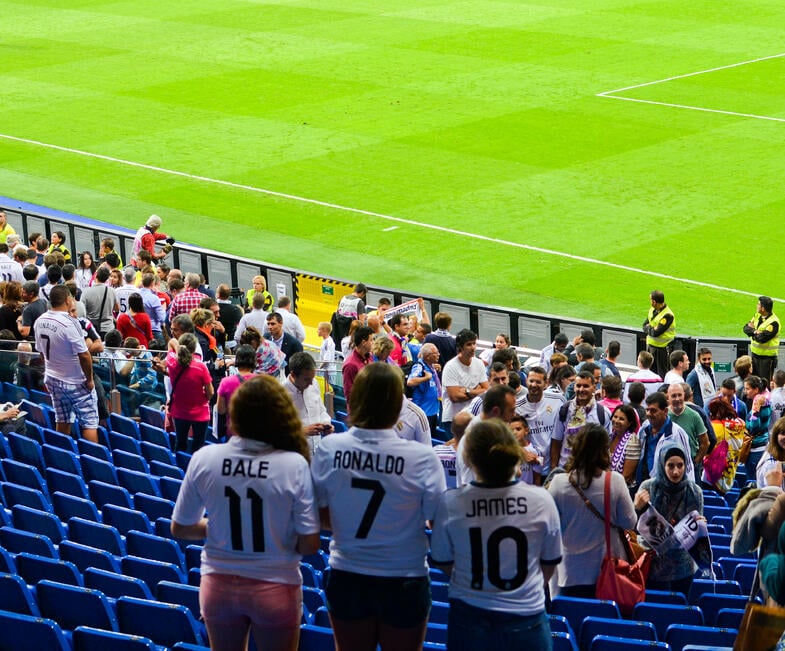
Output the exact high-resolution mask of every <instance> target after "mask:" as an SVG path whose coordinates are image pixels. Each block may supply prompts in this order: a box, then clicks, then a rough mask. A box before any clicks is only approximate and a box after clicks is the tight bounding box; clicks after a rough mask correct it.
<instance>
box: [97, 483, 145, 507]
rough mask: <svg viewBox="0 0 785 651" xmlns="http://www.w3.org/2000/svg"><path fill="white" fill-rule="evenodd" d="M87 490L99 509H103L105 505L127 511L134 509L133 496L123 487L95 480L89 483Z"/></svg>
mask: <svg viewBox="0 0 785 651" xmlns="http://www.w3.org/2000/svg"><path fill="white" fill-rule="evenodd" d="M87 489H88V490H89V491H90V499H92V500H93V502H95V504H96V506H98V507H99V508H103V507H104V505H105V504H115V505H117V506H122V507H125V508H126V509H132V508H133V507H134V505H133V502H132V501H131V495H130V494H129V493H128V491H127V490H126V489H125V488H123V487H122V486H116V485H114V484H107V483H106V482H102V481H95V480H94V481H91V482H88V484H87Z"/></svg>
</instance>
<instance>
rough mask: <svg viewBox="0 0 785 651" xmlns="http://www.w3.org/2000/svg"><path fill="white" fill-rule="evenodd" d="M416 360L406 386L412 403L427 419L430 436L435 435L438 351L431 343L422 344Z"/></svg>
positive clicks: (437, 396) (437, 400)
mask: <svg viewBox="0 0 785 651" xmlns="http://www.w3.org/2000/svg"><path fill="white" fill-rule="evenodd" d="M417 357H418V359H417V361H416V362H415V363H414V365H413V366H412V370H411V371H410V372H409V377H408V378H407V380H406V386H407V387H408V388H409V390H410V392H411V395H412V402H414V404H416V405H417V406H418V407H420V408H421V409H422V410H423V412H424V413H425V416H426V418H427V419H428V425H429V427H430V430H431V436H434V435H435V434H436V426H437V425H438V424H439V408H440V407H441V404H440V402H439V399H440V397H441V393H442V387H441V382H440V380H439V371H440V370H441V367H440V366H439V362H438V360H439V349H438V348H437V347H436V346H435V345H434V344H431V343H427V344H423V345H422V347H421V348H420V352H419V354H418V356H417Z"/></svg>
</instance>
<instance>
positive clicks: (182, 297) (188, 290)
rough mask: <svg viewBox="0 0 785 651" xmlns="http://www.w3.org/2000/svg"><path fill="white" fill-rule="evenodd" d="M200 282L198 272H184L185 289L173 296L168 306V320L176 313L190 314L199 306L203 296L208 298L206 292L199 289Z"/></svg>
mask: <svg viewBox="0 0 785 651" xmlns="http://www.w3.org/2000/svg"><path fill="white" fill-rule="evenodd" d="M201 282H202V279H201V278H200V276H199V274H195V273H193V272H190V273H187V274H185V289H184V290H183V291H181V292H180V293H178V294H177V296H175V297H174V299H173V300H172V304H171V306H170V307H169V321H170V322H171V320H172V319H174V317H176V316H177V315H178V314H190V313H191V310H193V309H195V308H197V307H199V303H201V301H202V299H203V298H209V297H208V296H207V294H202V292H200V291H199V285H200V284H201Z"/></svg>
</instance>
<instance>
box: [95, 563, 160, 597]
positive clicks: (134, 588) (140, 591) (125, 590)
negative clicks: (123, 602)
mask: <svg viewBox="0 0 785 651" xmlns="http://www.w3.org/2000/svg"><path fill="white" fill-rule="evenodd" d="M84 583H85V586H86V587H88V588H92V589H93V590H100V591H101V592H103V593H104V594H105V595H106V596H107V597H109V598H110V599H117V598H119V597H136V598H137V599H150V600H152V599H153V593H152V592H151V591H150V588H148V587H147V584H146V583H145V582H144V581H142V579H137V578H136V577H135V576H126V575H125V574H118V573H117V572H110V571H108V570H99V569H97V568H95V567H91V568H88V569H86V570H85V572H84Z"/></svg>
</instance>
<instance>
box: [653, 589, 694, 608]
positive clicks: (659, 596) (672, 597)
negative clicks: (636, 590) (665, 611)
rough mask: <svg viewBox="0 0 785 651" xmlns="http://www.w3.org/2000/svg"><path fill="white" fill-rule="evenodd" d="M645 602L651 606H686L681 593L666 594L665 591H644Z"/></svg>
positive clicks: (685, 599) (685, 598)
mask: <svg viewBox="0 0 785 651" xmlns="http://www.w3.org/2000/svg"><path fill="white" fill-rule="evenodd" d="M646 601H648V602H649V603H653V604H681V605H683V606H686V605H687V597H686V596H685V595H684V594H682V593H681V592H667V591H665V590H648V589H647V590H646Z"/></svg>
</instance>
